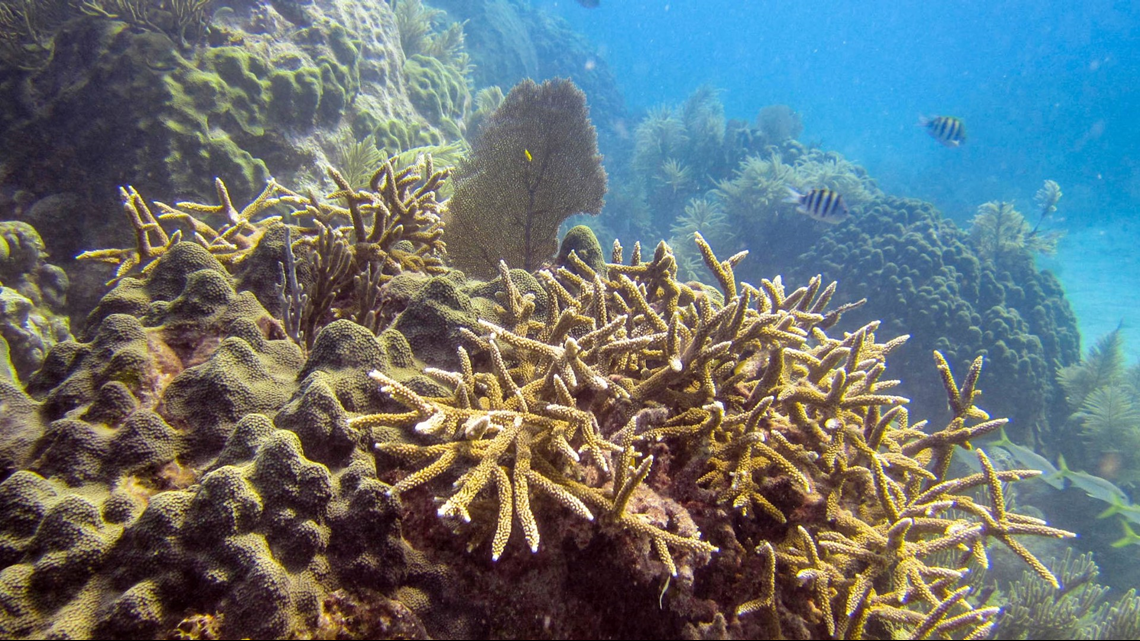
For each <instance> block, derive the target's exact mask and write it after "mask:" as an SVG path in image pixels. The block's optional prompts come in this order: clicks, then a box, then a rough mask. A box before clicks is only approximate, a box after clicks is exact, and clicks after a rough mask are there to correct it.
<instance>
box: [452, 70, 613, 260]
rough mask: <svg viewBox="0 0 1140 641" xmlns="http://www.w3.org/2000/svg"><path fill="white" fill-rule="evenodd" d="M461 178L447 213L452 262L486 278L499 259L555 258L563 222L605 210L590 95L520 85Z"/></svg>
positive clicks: (561, 85) (566, 86) (558, 85)
mask: <svg viewBox="0 0 1140 641" xmlns="http://www.w3.org/2000/svg"><path fill="white" fill-rule="evenodd" d="M456 182H457V186H456V189H455V195H454V196H452V198H451V200H450V201H449V203H448V209H447V218H446V220H447V225H448V228H449V230H450V231H449V238H450V239H451V240H450V241H449V243H448V256H449V257H450V258H451V261H452V263H453V264H454V265H455V266H456V267H458V268H460V269H463V270H465V271H468V272H470V273H472V274H475V275H482V276H487V275H490V274H494V273H495V270H496V266H497V265H498V262H499V260H506V261H507V262H508V263H510V264H512V265H516V266H518V267H520V268H522V269H526V270H528V271H529V270H533V269H536V268H538V267H539V266H540V265H541V264H542V263H543V262H544V261H546V260H549V259H550V258H551V257H553V256H554V253H555V251H556V250H557V248H558V237H557V234H558V226H559V225H560V224H561V223H562V221H563V220H565V219H566V218H567V217H569V216H570V215H572V214H576V213H579V212H586V213H591V214H597V213H598V212H600V211H601V208H602V203H603V201H602V196H604V195H605V191H606V172H605V170H604V169H602V165H601V156H599V155H598V149H597V134H596V132H595V130H594V126H593V125H592V124H590V120H589V118H588V115H587V108H586V97H585V95H584V94H583V93H582V92H581V91H580V90H579V89H577V88H576V87H575V86H574V84H573V83H572V82H570V81H569V80H553V81H546V82H544V83H543V84H541V85H538V84H535V83H534V82H533V81H531V80H525V81H523V82H521V83H519V84H518V85H516V86H515V87H514V88H513V89H511V92H510V94H508V95H507V97H506V99H505V100H504V101H503V104H502V105H500V106H499V108H498V109H497V110H496V111H495V113H494V114H493V115H492V116H491V117H490V118H488V120H487V122H486V124H485V125H484V127H483V132H482V134H481V135H480V136H479V138H478V139H477V140H476V141H475V142H474V143H473V144H472V150H471V155H470V156H469V157H468V158H467V159H466V160H465V161H464V163H463V164H461V166H460V169H459V171H458V173H457V178H456ZM520 241H521V242H520Z"/></svg>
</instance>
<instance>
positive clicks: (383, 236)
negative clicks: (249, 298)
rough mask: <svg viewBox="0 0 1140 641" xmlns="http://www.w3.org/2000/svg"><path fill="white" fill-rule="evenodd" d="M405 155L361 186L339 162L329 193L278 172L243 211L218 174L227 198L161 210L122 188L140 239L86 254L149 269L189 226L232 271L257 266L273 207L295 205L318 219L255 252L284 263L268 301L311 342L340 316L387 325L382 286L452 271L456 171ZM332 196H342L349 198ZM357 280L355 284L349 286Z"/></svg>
mask: <svg viewBox="0 0 1140 641" xmlns="http://www.w3.org/2000/svg"><path fill="white" fill-rule="evenodd" d="M396 160H397V158H392V159H389V160H387V161H384V162H383V164H382V165H381V166H380V168H379V169H378V170H376V171H375V172H373V173H372V174H371V178H370V179H368V181H367V182H368V184H367V186H366V187H365V188H363V189H359V190H358V189H354V188H353V186H352V185H351V184H350V183H349V182H348V180H347V179H345V178H344V177H343V176H342V175H341V174H340V173H339V172H337V171H336V170H334V169H330V170H329V175H330V177H331V178H332V180H333V182H334V184H335V185H336V187H337V189H336V191H333V192H332V193H330V194H328V196H327V200H323V199H320V198H318V197H317V196H316V195H315V194H312V193H310V194H309V195H308V196H302V195H301V194H299V193H297V192H295V191H292V190H290V189H287V188H285V187H283V186H281V185H279V184H278V183H277V182H276V181H274V180H270V181H269V183H268V184H267V185H266V186H265V189H264V190H263V191H262V192H261V194H260V195H259V196H258V197H257V198H255V199H254V200H253V202H251V203H249V204H248V205H246V206H245V207H243V208H242V209H241V210H238V208H237V207H235V206H234V204H233V202H232V200H231V198H230V195H229V191H228V190H227V189H226V186H225V183H223V182H222V181H221V180H220V179H217V180H215V187H216V190H217V194H218V201H219V203H220V204H218V205H203V204H199V203H193V202H179V203H176V204H175V205H173V206H171V205H166V204H164V203H160V202H155V203H154V205H155V208H157V209H158V211H159V212H161V213H160V214H159V215H158V216H155V215H154V214H153V213H152V211H151V208H150V206H148V205H147V204H146V201H145V200H144V199H143V198H142V196H141V195H139V193H138V192H137V191H135V190H134V189H133V188H130V187H126V188H120V192H121V194H122V197H123V209H124V211H125V212H126V214H127V216H128V219H129V220H130V222H131V225H132V227H133V228H134V229H135V234H136V246H135V247H134V248H124V249H101V250H93V251H87V252H84V253H82V254H80V255H79V256H78V258H79V259H81V260H95V261H101V262H107V263H110V264H113V265H117V268H118V269H117V272H116V276H115V278H114V279H113V280H112V281H111V283H110V284H115V283H117V282H119V281H121V280H122V279H123V278H125V277H127V276H128V275H132V274H135V273H136V272H137V274H138V275H140V276H145V275H147V274H148V273H149V272H150V270H151V269H152V268H153V266H154V265H155V264H156V259H158V258H160V257H161V256H163V255H165V254H166V253H168V252H169V251H170V250H171V249H172V248H173V247H176V246H177V244H178V243H179V241H180V240H181V239H182V237H183V229H185V230H186V231H187V232H188V233H187V234H186V235H187V236H190V235H191V234H192V238H193V240H194V241H195V242H196V243H197V244H198V245H200V246H202V247H204V248H205V249H206V251H207V252H209V253H210V255H211V256H213V257H214V258H215V259H217V260H218V261H219V262H220V263H221V264H222V265H224V266H225V268H226V269H227V270H228V271H229V272H231V273H234V274H237V273H243V272H246V271H248V270H245V269H244V266H243V263H244V262H245V261H246V260H247V259H249V258H250V256H253V255H255V253H256V252H257V251H258V250H259V248H261V245H262V242H261V241H262V239H263V238H264V237H265V236H266V234H267V233H269V232H270V230H271V229H273V228H274V227H275V226H278V225H281V220H282V217H283V216H282V215H276V216H267V215H266V214H268V213H271V211H272V210H274V209H278V210H279V211H282V212H284V211H287V210H288V209H292V210H293V211H292V212H291V214H289V216H290V218H298V217H305V218H310V219H312V220H313V221H315V227H312V228H308V227H304V228H299V229H298V231H299V232H301V233H300V234H298V235H299V236H301V237H300V238H298V239H296V240H293V239H292V235H291V233H289V232H286V233H285V242H277V243H275V244H274V249H275V252H276V254H277V258H276V259H272V258H271V259H269V260H266V259H265V258H263V257H260V256H259V257H257V258H255V259H254V262H256V263H258V264H259V265H260V264H261V263H266V262H267V263H268V264H270V265H274V264H275V263H278V264H279V265H280V271H281V276H279V278H278V281H277V282H278V284H277V286H276V288H275V292H276V293H275V294H274V295H267V294H266V293H265V292H259V293H260V294H261V298H262V299H263V300H262V302H263V303H264V304H266V305H267V306H270V307H272V308H273V309H276V310H279V316H280V317H281V318H282V319H283V321H284V326H285V328H286V329H287V330H288V334H289V335H290V337H291V338H293V339H294V340H295V341H297V342H298V343H300V344H301V345H303V346H305V347H306V348H307V347H309V346H311V345H312V341H313V340H314V339H315V337H316V335H317V332H318V331H319V329H320V328H321V327H323V326H324V325H326V324H328V323H329V322H331V321H332V320H335V319H336V318H339V317H349V316H351V317H353V318H356V319H357V320H358V321H360V322H361V323H362V324H364V325H366V326H368V327H370V328H371V329H373V330H374V331H377V332H378V331H379V330H380V329H382V328H381V327H380V325H381V322H380V321H381V320H382V319H383V317H382V316H378V314H379V309H378V307H379V301H378V299H377V291H378V290H379V288H380V287H381V286H383V285H384V284H385V283H387V282H388V281H389V280H390V279H391V278H392V276H394V275H396V274H399V273H402V272H405V271H413V272H420V273H425V274H433V273H439V272H440V271H442V270H443V266H442V265H443V263H442V258H441V257H440V256H441V254H442V252H443V250H444V244H443V241H442V240H441V238H442V234H443V224H442V222H441V220H440V217H439V213H438V212H439V209H440V204H439V202H438V200H437V195H438V193H439V190H440V189H441V187H442V186H443V184H444V183H445V181H446V180H447V177H448V175H449V173H450V172H449V170H448V169H446V168H444V169H440V170H438V171H437V170H436V169H435V167H434V164H433V161H432V157H431V155H430V154H423V155H421V156H420V157H418V158H416V159H415V161H414V162H413V163H411V164H410V165H408V166H405V167H403V168H401V169H399V170H397V169H396V168H395V167H394V166H393V161H396ZM328 200H333V201H334V202H335V201H337V200H339V201H340V202H341V203H342V205H343V206H342V205H341V204H334V202H328ZM210 217H214V218H221V219H222V220H223V221H224V222H223V223H222V224H221V225H220V226H219V227H218V228H217V229H215V228H214V227H211V226H210V225H208V224H207V223H206V222H204V220H203V219H204V218H210ZM170 221H173V222H175V223H177V224H179V225H180V226H181V227H182V229H178V230H176V231H174V232H173V233H168V232H167V231H166V230H165V229H164V228H163V226H162V223H164V222H170ZM344 223H347V224H344ZM299 264H301V265H302V273H301V274H300V275H299V274H298V265H299ZM353 284H354V285H355V287H354V288H351V287H348V286H349V285H353Z"/></svg>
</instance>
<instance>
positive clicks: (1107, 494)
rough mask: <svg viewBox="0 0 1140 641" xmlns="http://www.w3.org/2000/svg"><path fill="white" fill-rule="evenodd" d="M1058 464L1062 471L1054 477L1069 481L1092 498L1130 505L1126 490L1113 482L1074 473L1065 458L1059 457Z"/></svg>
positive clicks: (1086, 473) (1083, 473)
mask: <svg viewBox="0 0 1140 641" xmlns="http://www.w3.org/2000/svg"><path fill="white" fill-rule="evenodd" d="M1057 463H1058V465H1059V466H1060V468H1061V471H1059V472H1057V474H1055V475H1054V476H1058V477H1061V478H1065V479H1068V481H1069V482H1070V483H1072V484H1073V486H1074V487H1078V488H1080V489H1082V490H1084V491H1085V494H1088V495H1089V497H1090V498H1094V499H1096V500H1098V501H1104V502H1105V503H1109V504H1112V503H1113V502H1118V503H1124V504H1127V503H1128V495H1127V494H1125V493H1124V490H1122V489H1120V488H1118V487H1116V486H1115V485H1113V484H1112V482H1111V481H1109V480H1107V479H1102V478H1101V477H1099V476H1094V475H1092V474H1089V473H1088V472H1074V471H1073V470H1070V469H1069V466H1068V465H1066V464H1065V457H1064V456H1060V457H1058V458H1057Z"/></svg>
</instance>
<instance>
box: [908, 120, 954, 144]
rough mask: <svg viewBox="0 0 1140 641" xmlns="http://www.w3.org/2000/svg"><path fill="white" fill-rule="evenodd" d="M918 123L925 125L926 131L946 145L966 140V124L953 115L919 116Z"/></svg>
mask: <svg viewBox="0 0 1140 641" xmlns="http://www.w3.org/2000/svg"><path fill="white" fill-rule="evenodd" d="M918 124H919V125H921V126H923V127H926V132H927V133H929V134H930V135H931V137H933V138H934V139H935V140H937V141H938V142H940V143H942V144H943V145H946V146H947V147H957V146H958V145H961V144H962V143H964V142H966V125H964V124H962V121H961V120H959V119H957V118H955V117H954V116H935V117H933V118H920V119H919V121H918Z"/></svg>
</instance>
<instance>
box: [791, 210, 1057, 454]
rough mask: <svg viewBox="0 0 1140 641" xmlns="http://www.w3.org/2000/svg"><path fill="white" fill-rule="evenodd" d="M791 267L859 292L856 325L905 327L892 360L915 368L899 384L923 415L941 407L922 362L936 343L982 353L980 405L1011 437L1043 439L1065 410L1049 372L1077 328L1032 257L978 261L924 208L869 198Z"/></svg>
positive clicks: (964, 355) (854, 294)
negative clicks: (985, 375) (989, 378)
mask: <svg viewBox="0 0 1140 641" xmlns="http://www.w3.org/2000/svg"><path fill="white" fill-rule="evenodd" d="M795 264H796V267H794V268H793V269H791V270H790V271H791V273H792V274H793V275H796V276H798V277H800V278H806V277H808V276H810V275H813V274H816V273H819V272H823V274H824V275H825V276H827V277H829V278H844V279H846V280H845V282H850V287H848V288H846V289H845V290H841V292H842V293H841V295H840V297H841V300H844V301H846V300H852V299H857V298H863V297H866V298H867V305H865V306H864V307H862V308H860V309H859V310H856V311H855V312H853V313H851V314H849V315H848V317H847V318H848V319H849V320H852V321H854V322H855V323H856V324H858V323H865V322H868V321H869V320H871V319H874V318H878V317H880V316H881V315H883V312H884V311H885V310H888V309H889V310H894V313H893V315H892V318H890V319H889V320H886V321H885V322H886V324H887V325H886V326H887V327H888V328H889V330H890V331H892V332H896V333H907V334H910V335H911V336H912V337H913V338H912V339H911V341H912V344H913V346H914V347H915V348H917V349H915V351H913V352H912V351H908V350H904V351H901V352H900V353H899V355H898V357H897V359H896V362H898V363H899V365H900V366H901V367H903V368H904V369H907V370H908V371H911V372H915V373H914V374H912V375H911V376H910V377H908V379H907V380H906V381H904V386H905V390H906V392H907V394H908V395H909V396H910V397H911V398H912V399H913V400H914V401H915V403H916V405H917V406H918V407H920V408H922V410H923V411H924V412H925V413H927V414H931V415H937V414H938V413H939V412H941V411H943V409H942V408H943V405H942V402H941V399H940V398H939V397H938V395H937V394H935V393H934V391H933V390H935V389H937V383H936V381H935V380H933V377H932V376H930V375H929V374H927V373H926V371H924V369H923V368H922V367H921V364H922V363H923V362H924V361H925V360H926V353H927V352H928V351H929V350H932V349H938V350H939V351H942V352H943V353H944V354H946V355H947V358H948V359H950V360H952V361H954V360H966V359H971V358H974V357H975V356H977V355H979V354H980V355H984V356H985V357H986V367H987V369H988V371H990V372H992V373H993V374H994V381H993V384H991V385H990V386H989V389H988V391H989V395H988V396H987V400H986V404H987V407H988V408H989V409H990V410H992V411H994V412H995V413H997V414H1001V415H1005V416H1009V417H1010V418H1011V419H1012V424H1011V429H1012V431H1011V432H1010V433H1011V434H1018V437H1017V438H1016V439H1015V440H1018V441H1019V442H1029V441H1030V438H1031V437H1033V438H1037V439H1045V438H1048V435H1047V432H1048V429H1049V428H1048V426H1049V425H1059V424H1060V423H1061V422H1062V421H1064V419H1065V417H1067V416H1068V409H1067V408H1066V407H1065V405H1064V402H1063V401H1064V394H1063V393H1062V391H1061V389H1060V388H1059V387H1058V385H1057V383H1056V381H1055V377H1054V371H1055V364H1060V365H1061V366H1065V365H1069V364H1072V363H1075V362H1077V360H1078V357H1079V334H1078V332H1077V327H1076V318H1075V316H1074V315H1073V312H1072V310H1071V309H1070V307H1069V305H1068V302H1067V301H1066V300H1065V298H1064V293H1063V290H1062V288H1061V285H1060V283H1059V282H1058V281H1057V279H1056V278H1055V277H1054V276H1053V275H1052V274H1051V273H1049V272H1038V271H1037V270H1036V269H1035V268H1033V266H1032V262H1031V261H1013V262H1011V263H1010V264H1009V265H1008V266H1006V267H998V266H997V265H995V264H993V263H992V262H987V261H982V260H980V259H979V258H978V256H977V255H976V254H975V252H974V250H973V246H972V244H971V243H970V240H969V236H968V235H967V233H966V232H963V231H962V230H960V229H958V228H957V227H956V226H955V225H954V224H953V223H952V222H950V221H947V220H945V219H943V218H942V217H941V215H940V214H939V213H938V212H937V211H936V210H935V209H934V208H933V207H932V206H931V205H929V204H926V203H921V202H918V201H913V200H904V199H898V198H891V197H888V198H883V199H881V200H877V201H876V202H874V204H872V205H871V206H869V207H868V208H867V210H866V211H865V212H864V213H863V214H862V215H861V216H860V217H859V218H858V223H857V224H851V225H846V224H845V225H839V226H837V227H836V228H835V229H829V230H827V231H826V232H825V233H824V234H823V235H822V236H821V237H819V238H818V240H816V241H815V242H814V244H813V246H812V247H811V248H810V250H809V251H806V252H805V253H804V254H802V255H801V256H800V257H799V258H797V259H796V261H795Z"/></svg>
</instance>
